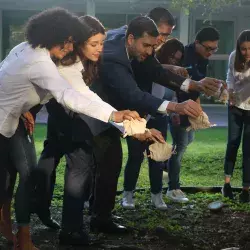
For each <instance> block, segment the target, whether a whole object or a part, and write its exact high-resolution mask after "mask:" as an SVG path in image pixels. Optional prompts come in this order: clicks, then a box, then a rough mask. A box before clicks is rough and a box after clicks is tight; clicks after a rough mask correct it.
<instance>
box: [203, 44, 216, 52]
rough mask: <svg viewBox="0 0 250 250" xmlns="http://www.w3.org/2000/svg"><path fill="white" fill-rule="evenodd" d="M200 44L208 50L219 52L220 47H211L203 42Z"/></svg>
mask: <svg viewBox="0 0 250 250" xmlns="http://www.w3.org/2000/svg"><path fill="white" fill-rule="evenodd" d="M200 45H201V46H202V47H204V48H205V49H206V51H207V52H212V53H215V52H217V51H218V49H219V48H218V47H215V48H211V47H209V46H206V45H204V44H202V43H200Z"/></svg>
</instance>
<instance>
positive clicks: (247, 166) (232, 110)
mask: <svg viewBox="0 0 250 250" xmlns="http://www.w3.org/2000/svg"><path fill="white" fill-rule="evenodd" d="M242 135H243V138H242ZM241 138H242V140H243V141H242V153H243V159H242V170H243V180H242V186H243V187H249V186H250V111H247V110H243V109H239V108H237V107H234V106H229V107H228V142H227V150H226V156H225V162H224V173H225V175H226V176H232V174H233V171H234V166H235V162H236V157H237V153H238V149H239V146H240V143H241Z"/></svg>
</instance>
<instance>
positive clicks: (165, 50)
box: [156, 38, 184, 64]
mask: <svg viewBox="0 0 250 250" xmlns="http://www.w3.org/2000/svg"><path fill="white" fill-rule="evenodd" d="M177 51H180V52H182V58H181V62H180V64H181V63H182V61H183V57H184V45H183V44H182V43H181V42H180V41H179V40H178V39H176V38H172V39H169V40H167V41H166V43H164V44H163V45H162V46H161V47H160V48H159V49H158V50H157V51H156V57H157V59H158V60H159V62H160V63H161V64H170V63H169V59H170V58H171V57H172V56H173V55H174V54H175V53H176V52H177Z"/></svg>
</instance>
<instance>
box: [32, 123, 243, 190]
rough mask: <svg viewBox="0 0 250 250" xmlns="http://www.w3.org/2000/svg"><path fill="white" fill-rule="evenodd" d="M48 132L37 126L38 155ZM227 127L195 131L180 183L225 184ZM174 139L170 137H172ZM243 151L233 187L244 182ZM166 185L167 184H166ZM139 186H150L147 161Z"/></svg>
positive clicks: (59, 187)
mask: <svg viewBox="0 0 250 250" xmlns="http://www.w3.org/2000/svg"><path fill="white" fill-rule="evenodd" d="M45 135H46V126H45V125H37V126H36V131H35V140H36V150H37V156H38V157H39V155H40V153H41V150H42V148H43V140H44V138H45ZM226 135H227V129H226V128H210V129H207V130H203V131H198V132H196V137H195V141H194V142H193V143H192V144H191V145H190V146H189V148H188V150H187V152H186V154H185V156H184V159H183V166H182V170H181V182H182V185H183V186H191V185H194V186H217V185H223V161H224V154H225V148H226ZM169 141H171V138H169ZM122 144H123V152H124V157H123V165H125V164H126V161H127V146H126V142H125V140H124V141H123V143H122ZM241 155H242V154H241V150H240V152H239V156H238V158H239V159H238V162H237V164H236V169H235V173H234V178H233V181H232V184H233V186H240V185H241ZM64 166H65V160H64V159H62V161H61V163H60V166H59V168H58V171H57V186H56V190H55V191H56V192H55V194H61V193H62V190H63V173H64ZM122 185H123V171H122V173H121V176H120V179H119V186H118V190H122ZM164 185H166V183H165V184H164ZM137 187H138V188H141V187H149V179H148V167H147V161H146V160H145V161H144V163H143V166H142V169H141V173H140V177H139V181H138V183H137Z"/></svg>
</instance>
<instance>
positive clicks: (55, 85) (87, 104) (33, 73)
mask: <svg viewBox="0 0 250 250" xmlns="http://www.w3.org/2000/svg"><path fill="white" fill-rule="evenodd" d="M29 80H30V81H31V82H32V83H33V84H35V85H37V86H38V87H40V88H42V89H45V90H48V91H49V92H50V93H51V94H52V95H53V96H54V98H55V99H56V101H57V102H58V103H60V104H62V105H63V106H64V107H66V108H68V109H70V110H72V111H74V112H76V113H80V114H85V115H87V116H90V117H93V118H96V119H98V120H101V121H104V122H108V120H109V118H110V115H111V113H112V112H113V111H114V108H112V107H111V106H110V107H108V106H106V105H105V106H104V105H101V104H100V101H96V100H93V99H92V98H90V96H89V95H88V94H86V93H80V92H78V91H77V90H75V89H74V88H73V87H72V86H71V85H70V84H69V83H68V82H67V81H66V80H65V79H63V77H62V76H60V74H59V72H58V70H57V68H56V66H55V64H54V63H53V62H52V61H51V62H48V61H41V62H37V63H35V64H33V65H31V66H30V69H29Z"/></svg>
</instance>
